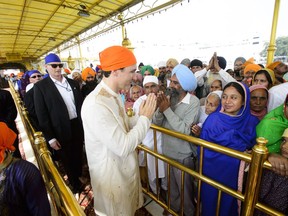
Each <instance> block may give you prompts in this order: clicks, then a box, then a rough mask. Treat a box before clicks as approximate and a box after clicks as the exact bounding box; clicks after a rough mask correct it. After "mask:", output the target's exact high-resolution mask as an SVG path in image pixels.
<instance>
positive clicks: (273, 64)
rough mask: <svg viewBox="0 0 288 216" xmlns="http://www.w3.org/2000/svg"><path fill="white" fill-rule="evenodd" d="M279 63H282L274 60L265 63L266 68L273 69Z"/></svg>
mask: <svg viewBox="0 0 288 216" xmlns="http://www.w3.org/2000/svg"><path fill="white" fill-rule="evenodd" d="M281 63H282V62H281V61H276V62H273V63H270V64H268V65H267V68H269V69H271V70H274V69H275V68H276V67H277V66H278V65H279V64H281Z"/></svg>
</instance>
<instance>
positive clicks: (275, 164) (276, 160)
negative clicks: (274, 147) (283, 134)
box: [268, 154, 288, 176]
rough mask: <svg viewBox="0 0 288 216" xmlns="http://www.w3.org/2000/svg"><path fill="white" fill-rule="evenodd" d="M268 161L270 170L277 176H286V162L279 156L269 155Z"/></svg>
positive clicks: (287, 173) (287, 166)
mask: <svg viewBox="0 0 288 216" xmlns="http://www.w3.org/2000/svg"><path fill="white" fill-rule="evenodd" d="M268 161H269V162H270V163H271V165H272V170H273V171H274V172H276V173H277V174H279V175H282V176H288V160H287V159H286V158H285V157H283V156H282V155H279V154H269V157H268Z"/></svg>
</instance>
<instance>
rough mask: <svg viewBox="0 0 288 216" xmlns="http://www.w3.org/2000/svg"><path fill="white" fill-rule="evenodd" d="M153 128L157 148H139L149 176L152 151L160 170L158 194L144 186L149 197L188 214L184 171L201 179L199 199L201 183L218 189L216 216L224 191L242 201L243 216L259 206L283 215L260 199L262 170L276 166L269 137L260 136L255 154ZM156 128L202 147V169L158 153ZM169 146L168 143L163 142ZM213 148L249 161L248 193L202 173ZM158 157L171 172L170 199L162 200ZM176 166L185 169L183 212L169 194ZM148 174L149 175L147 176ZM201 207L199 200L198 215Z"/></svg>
mask: <svg viewBox="0 0 288 216" xmlns="http://www.w3.org/2000/svg"><path fill="white" fill-rule="evenodd" d="M151 129H153V131H154V150H151V149H149V148H147V147H146V146H144V145H139V146H138V149H139V151H144V157H145V161H146V162H145V163H146V166H145V169H146V175H147V176H148V169H147V155H148V154H150V155H152V156H154V158H155V170H156V179H157V180H156V188H157V194H154V193H153V192H152V191H150V189H149V185H148V184H147V186H145V187H144V188H143V192H144V193H146V194H147V195H148V196H150V197H151V198H152V199H153V200H154V201H155V202H157V203H158V204H159V205H160V206H162V207H163V208H164V209H166V210H167V211H169V213H170V214H172V215H184V213H183V209H184V202H183V200H184V193H183V191H184V186H183V185H184V173H185V174H188V175H191V176H193V177H194V178H195V179H197V181H198V187H197V188H198V191H197V196H196V197H197V200H200V188H201V183H202V182H205V183H207V184H209V185H211V186H213V187H215V188H216V189H217V190H218V202H217V213H216V215H219V208H220V201H221V196H222V193H223V192H224V193H227V194H230V195H231V196H233V197H235V198H236V199H237V200H240V201H241V206H242V210H241V215H242V216H251V215H253V213H254V210H255V209H259V210H260V211H262V212H265V213H267V214H268V215H275V216H276V215H277V216H280V215H283V216H284V214H283V213H281V212H278V211H276V210H275V209H273V208H271V207H269V206H267V205H264V204H262V203H260V202H258V193H259V186H260V183H261V177H262V171H263V169H271V168H272V166H271V164H270V163H269V162H268V161H267V157H268V150H267V148H266V146H265V144H266V143H267V140H265V139H264V138H258V139H257V144H256V145H255V146H254V147H253V149H252V153H251V154H247V153H243V152H239V151H235V150H233V149H230V148H227V147H223V146H220V145H218V144H215V143H211V142H207V141H205V140H202V139H199V138H195V137H192V136H189V135H185V134H181V133H178V132H175V131H171V130H168V129H166V128H162V127H159V126H157V125H153V124H152V126H151ZM156 131H159V132H161V133H165V134H167V135H169V136H173V137H177V138H179V139H182V140H186V141H188V142H190V143H193V144H195V145H197V146H200V157H199V161H198V162H199V170H192V169H189V168H187V167H185V166H183V165H182V164H180V163H178V162H176V161H174V160H171V159H170V158H168V157H165V156H164V155H162V154H158V153H157V139H156V138H155V137H156ZM162 145H165V144H162ZM204 148H207V149H211V150H213V151H216V152H219V153H222V154H225V155H229V156H231V157H235V158H238V159H240V160H242V161H245V162H246V163H249V166H250V167H249V172H248V178H247V182H246V188H245V191H244V192H239V191H236V190H233V189H231V188H229V187H227V186H225V185H223V184H220V183H219V182H217V181H215V180H213V179H210V178H208V177H207V176H205V175H203V173H202V165H203V149H204ZM158 160H162V161H164V162H165V163H166V164H167V170H166V173H167V175H168V200H167V202H166V201H164V200H163V198H162V199H161V196H160V192H159V191H161V190H160V185H159V176H158ZM171 166H173V167H176V168H178V169H179V170H181V212H180V214H179V213H178V214H177V213H176V212H174V211H173V210H172V209H171V208H170V199H169V197H170V196H169V194H170V186H169V178H170V167H171ZM147 176H146V178H147ZM200 206H201V203H200V202H197V206H196V215H197V216H198V215H201V212H200Z"/></svg>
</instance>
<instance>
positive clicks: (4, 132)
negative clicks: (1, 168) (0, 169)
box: [0, 122, 16, 163]
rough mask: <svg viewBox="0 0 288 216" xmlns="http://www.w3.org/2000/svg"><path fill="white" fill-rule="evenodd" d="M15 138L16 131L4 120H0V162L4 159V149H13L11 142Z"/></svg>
mask: <svg viewBox="0 0 288 216" xmlns="http://www.w3.org/2000/svg"><path fill="white" fill-rule="evenodd" d="M15 139H16V133H14V131H12V130H11V129H10V128H8V127H7V125H6V124H5V123H4V122H0V163H2V162H3V161H4V153H5V150H6V149H8V150H11V151H14V150H15V147H14V146H13V143H14V141H15Z"/></svg>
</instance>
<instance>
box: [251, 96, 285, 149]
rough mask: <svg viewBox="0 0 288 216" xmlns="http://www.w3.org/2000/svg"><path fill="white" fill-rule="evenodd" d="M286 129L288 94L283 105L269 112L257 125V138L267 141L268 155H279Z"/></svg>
mask: <svg viewBox="0 0 288 216" xmlns="http://www.w3.org/2000/svg"><path fill="white" fill-rule="evenodd" d="M286 128H288V94H287V96H286V99H285V102H284V104H282V105H281V106H279V107H277V108H275V109H273V110H271V111H270V112H269V113H268V114H267V115H266V116H265V117H264V118H263V119H262V120H261V121H260V123H259V124H258V125H257V127H256V133H257V137H264V138H265V139H267V140H268V143H267V145H266V147H267V148H268V150H269V152H270V153H280V145H281V143H282V134H283V132H284V130H285V129H286Z"/></svg>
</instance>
